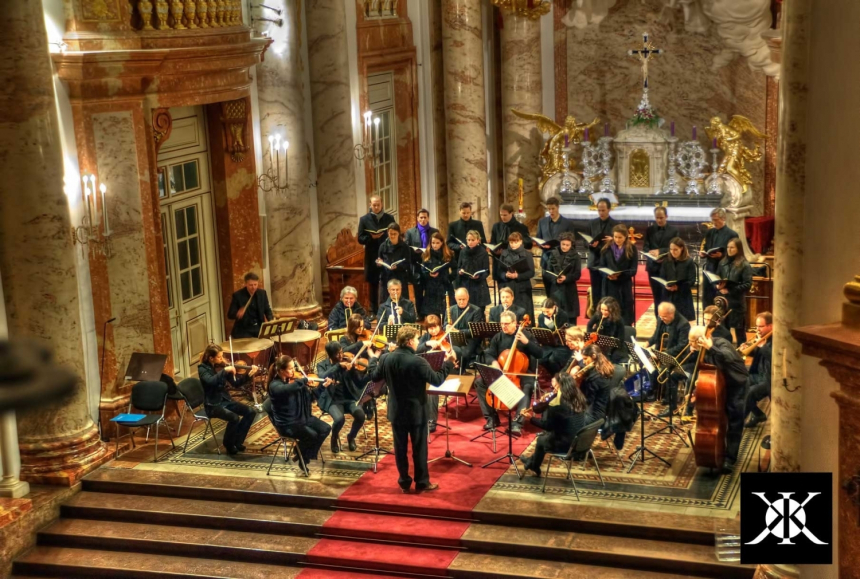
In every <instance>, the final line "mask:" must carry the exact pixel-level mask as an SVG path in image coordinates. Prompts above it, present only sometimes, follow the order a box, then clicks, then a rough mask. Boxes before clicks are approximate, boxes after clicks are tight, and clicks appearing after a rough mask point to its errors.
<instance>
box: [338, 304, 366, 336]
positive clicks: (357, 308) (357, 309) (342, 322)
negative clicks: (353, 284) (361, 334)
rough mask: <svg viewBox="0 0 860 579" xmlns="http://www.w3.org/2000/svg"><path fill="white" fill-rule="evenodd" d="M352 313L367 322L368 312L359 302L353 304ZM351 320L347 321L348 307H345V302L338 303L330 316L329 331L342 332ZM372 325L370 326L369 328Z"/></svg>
mask: <svg viewBox="0 0 860 579" xmlns="http://www.w3.org/2000/svg"><path fill="white" fill-rule="evenodd" d="M350 309H351V310H352V313H354V314H359V315H361V317H362V318H364V319H365V321H367V310H365V309H364V306H362V305H361V304H360V303H358V302H357V301H356V302H355V303H354V304H352V308H350ZM348 321H349V320H347V319H346V307H345V306H344V305H343V302H341V301H338V302H337V303H336V304H335V305H334V307H333V308H332V309H331V313H330V314H329V315H328V330H329V331H331V330H341V329H343V328H345V327H346V323H347V322H348ZM369 325H370V324H368V326H369Z"/></svg>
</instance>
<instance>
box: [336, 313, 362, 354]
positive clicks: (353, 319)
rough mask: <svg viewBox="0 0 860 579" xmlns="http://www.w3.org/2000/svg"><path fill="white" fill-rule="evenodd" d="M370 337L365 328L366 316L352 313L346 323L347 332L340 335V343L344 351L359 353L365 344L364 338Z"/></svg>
mask: <svg viewBox="0 0 860 579" xmlns="http://www.w3.org/2000/svg"><path fill="white" fill-rule="evenodd" d="M367 338H369V336H368V335H367V331H366V330H365V321H364V316H362V315H361V314H352V316H350V318H349V321H348V322H347V325H346V334H344V335H343V336H341V337H340V345H341V346H342V347H343V351H344V352H349V353H350V354H357V353H358V351H359V350H361V348H362V346H364V340H366V339H367Z"/></svg>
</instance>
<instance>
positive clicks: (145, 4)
mask: <svg viewBox="0 0 860 579" xmlns="http://www.w3.org/2000/svg"><path fill="white" fill-rule="evenodd" d="M137 10H138V12H140V20H141V22H142V23H143V30H154V28H153V27H152V2H150V1H149V0H140V2H138V3H137Z"/></svg>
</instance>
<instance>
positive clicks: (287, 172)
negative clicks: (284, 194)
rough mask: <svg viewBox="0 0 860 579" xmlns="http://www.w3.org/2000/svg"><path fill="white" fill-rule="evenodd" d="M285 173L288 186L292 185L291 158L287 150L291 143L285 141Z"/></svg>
mask: <svg viewBox="0 0 860 579" xmlns="http://www.w3.org/2000/svg"><path fill="white" fill-rule="evenodd" d="M283 146H284V172H285V173H286V176H285V178H286V180H287V185H289V183H290V157H289V156H288V155H287V149H289V148H290V142H289V141H288V140H286V139H284V145H283Z"/></svg>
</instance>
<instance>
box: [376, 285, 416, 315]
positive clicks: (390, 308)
mask: <svg viewBox="0 0 860 579" xmlns="http://www.w3.org/2000/svg"><path fill="white" fill-rule="evenodd" d="M402 294H403V283H401V281H400V280H399V279H392V280H389V282H388V299H386V300H385V301H384V302H382V303H381V304H380V305H379V311H378V312H377V313H376V319H377V320H379V323H380V324H382V325H388V324H414V323H415V322H416V321H417V320H418V316H417V315H416V313H415V304H413V303H412V302H411V301H409V300H408V299H406V298H405V297H402Z"/></svg>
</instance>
